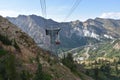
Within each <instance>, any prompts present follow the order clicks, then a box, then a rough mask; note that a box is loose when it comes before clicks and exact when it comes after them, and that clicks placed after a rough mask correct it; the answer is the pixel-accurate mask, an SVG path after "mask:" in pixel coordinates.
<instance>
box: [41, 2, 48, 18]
mask: <svg viewBox="0 0 120 80" xmlns="http://www.w3.org/2000/svg"><path fill="white" fill-rule="evenodd" d="M40 5H41V13H42V16H43V17H44V18H46V17H47V13H46V1H45V0H40Z"/></svg>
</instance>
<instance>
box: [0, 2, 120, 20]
mask: <svg viewBox="0 0 120 80" xmlns="http://www.w3.org/2000/svg"><path fill="white" fill-rule="evenodd" d="M74 2H75V0H46V14H47V16H46V17H45V18H47V19H49V18H51V19H53V20H55V21H58V22H63V21H64V19H65V17H66V16H67V15H68V14H69V13H70V9H71V8H72V6H73V4H74ZM31 14H35V15H38V16H43V15H42V14H41V5H40V0H1V1H0V15H1V16H3V17H6V16H9V17H17V16H18V15H31ZM96 17H100V18H113V19H120V0H81V1H80V4H79V5H78V7H76V9H75V10H74V12H72V14H71V15H70V16H69V17H68V18H67V19H66V20H65V21H74V20H80V21H85V20H87V19H89V18H92V19H94V18H96Z"/></svg>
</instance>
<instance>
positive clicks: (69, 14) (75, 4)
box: [64, 0, 82, 21]
mask: <svg viewBox="0 0 120 80" xmlns="http://www.w3.org/2000/svg"><path fill="white" fill-rule="evenodd" d="M81 1H82V0H76V1H75V3H74V4H73V6H72V8H71V9H70V12H69V13H68V15H67V16H66V17H65V19H64V21H66V20H67V19H68V18H69V17H70V16H71V14H72V13H73V12H74V11H75V9H76V8H77V7H78V5H79V4H80V2H81Z"/></svg>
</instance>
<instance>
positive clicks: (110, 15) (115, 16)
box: [100, 12, 120, 19]
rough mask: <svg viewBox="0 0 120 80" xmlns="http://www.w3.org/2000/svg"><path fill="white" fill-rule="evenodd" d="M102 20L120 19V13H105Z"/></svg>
mask: <svg viewBox="0 0 120 80" xmlns="http://www.w3.org/2000/svg"><path fill="white" fill-rule="evenodd" d="M100 17H101V18H112V19H120V12H108V13H103V14H102V15H101V16H100Z"/></svg>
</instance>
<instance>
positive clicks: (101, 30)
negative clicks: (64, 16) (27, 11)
mask: <svg viewBox="0 0 120 80" xmlns="http://www.w3.org/2000/svg"><path fill="white" fill-rule="evenodd" d="M19 17H20V18H22V17H21V16H18V17H16V18H10V17H7V19H8V20H9V21H11V22H12V23H13V24H15V25H17V26H19V27H20V28H21V29H22V30H23V31H24V32H26V33H27V34H29V35H30V36H31V37H32V38H33V39H34V40H35V42H36V43H41V44H42V46H44V47H48V45H50V43H48V41H49V38H48V37H46V34H45V28H49V27H51V26H52V27H60V28H61V31H60V37H61V39H60V40H61V43H62V47H64V48H75V47H79V46H82V45H86V44H89V43H95V42H101V41H104V40H105V39H115V38H119V37H120V35H119V34H120V24H119V22H120V20H114V19H102V18H95V19H88V20H86V21H84V22H81V21H79V20H76V21H71V22H61V23H60V22H55V21H53V20H51V19H45V18H42V17H40V16H37V15H29V16H26V18H25V19H23V18H22V19H19ZM85 38H88V39H89V38H91V40H89V41H84V40H85ZM75 41H76V42H75ZM83 41H84V42H83ZM94 41H95V42H94ZM82 42H83V43H82ZM46 43H47V44H46ZM48 48H49V47H48Z"/></svg>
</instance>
